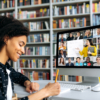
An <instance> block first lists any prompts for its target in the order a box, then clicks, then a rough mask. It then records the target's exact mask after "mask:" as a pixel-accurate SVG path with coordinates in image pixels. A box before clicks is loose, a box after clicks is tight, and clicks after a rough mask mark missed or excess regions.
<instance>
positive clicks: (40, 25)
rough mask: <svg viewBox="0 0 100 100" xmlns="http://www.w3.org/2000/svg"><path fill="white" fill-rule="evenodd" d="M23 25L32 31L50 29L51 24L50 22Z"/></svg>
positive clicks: (25, 23)
mask: <svg viewBox="0 0 100 100" xmlns="http://www.w3.org/2000/svg"><path fill="white" fill-rule="evenodd" d="M23 24H24V26H26V27H27V28H29V30H30V31H34V30H41V29H49V22H48V21H39V22H24V23H23Z"/></svg>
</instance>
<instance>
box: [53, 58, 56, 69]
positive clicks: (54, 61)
mask: <svg viewBox="0 0 100 100" xmlns="http://www.w3.org/2000/svg"><path fill="white" fill-rule="evenodd" d="M53 68H56V58H53Z"/></svg>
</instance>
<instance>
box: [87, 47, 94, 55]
mask: <svg viewBox="0 0 100 100" xmlns="http://www.w3.org/2000/svg"><path fill="white" fill-rule="evenodd" d="M88 51H90V52H92V53H94V47H88ZM88 56H91V54H88Z"/></svg>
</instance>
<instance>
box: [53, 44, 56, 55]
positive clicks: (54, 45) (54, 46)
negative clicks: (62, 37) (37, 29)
mask: <svg viewBox="0 0 100 100" xmlns="http://www.w3.org/2000/svg"><path fill="white" fill-rule="evenodd" d="M56 51H57V44H53V55H56Z"/></svg>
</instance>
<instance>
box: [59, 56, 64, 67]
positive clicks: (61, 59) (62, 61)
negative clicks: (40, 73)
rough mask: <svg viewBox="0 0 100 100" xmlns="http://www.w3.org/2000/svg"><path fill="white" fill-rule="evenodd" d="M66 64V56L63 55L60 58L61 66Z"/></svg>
mask: <svg viewBox="0 0 100 100" xmlns="http://www.w3.org/2000/svg"><path fill="white" fill-rule="evenodd" d="M64 65H65V61H64V58H63V57H61V58H60V62H59V66H64Z"/></svg>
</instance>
